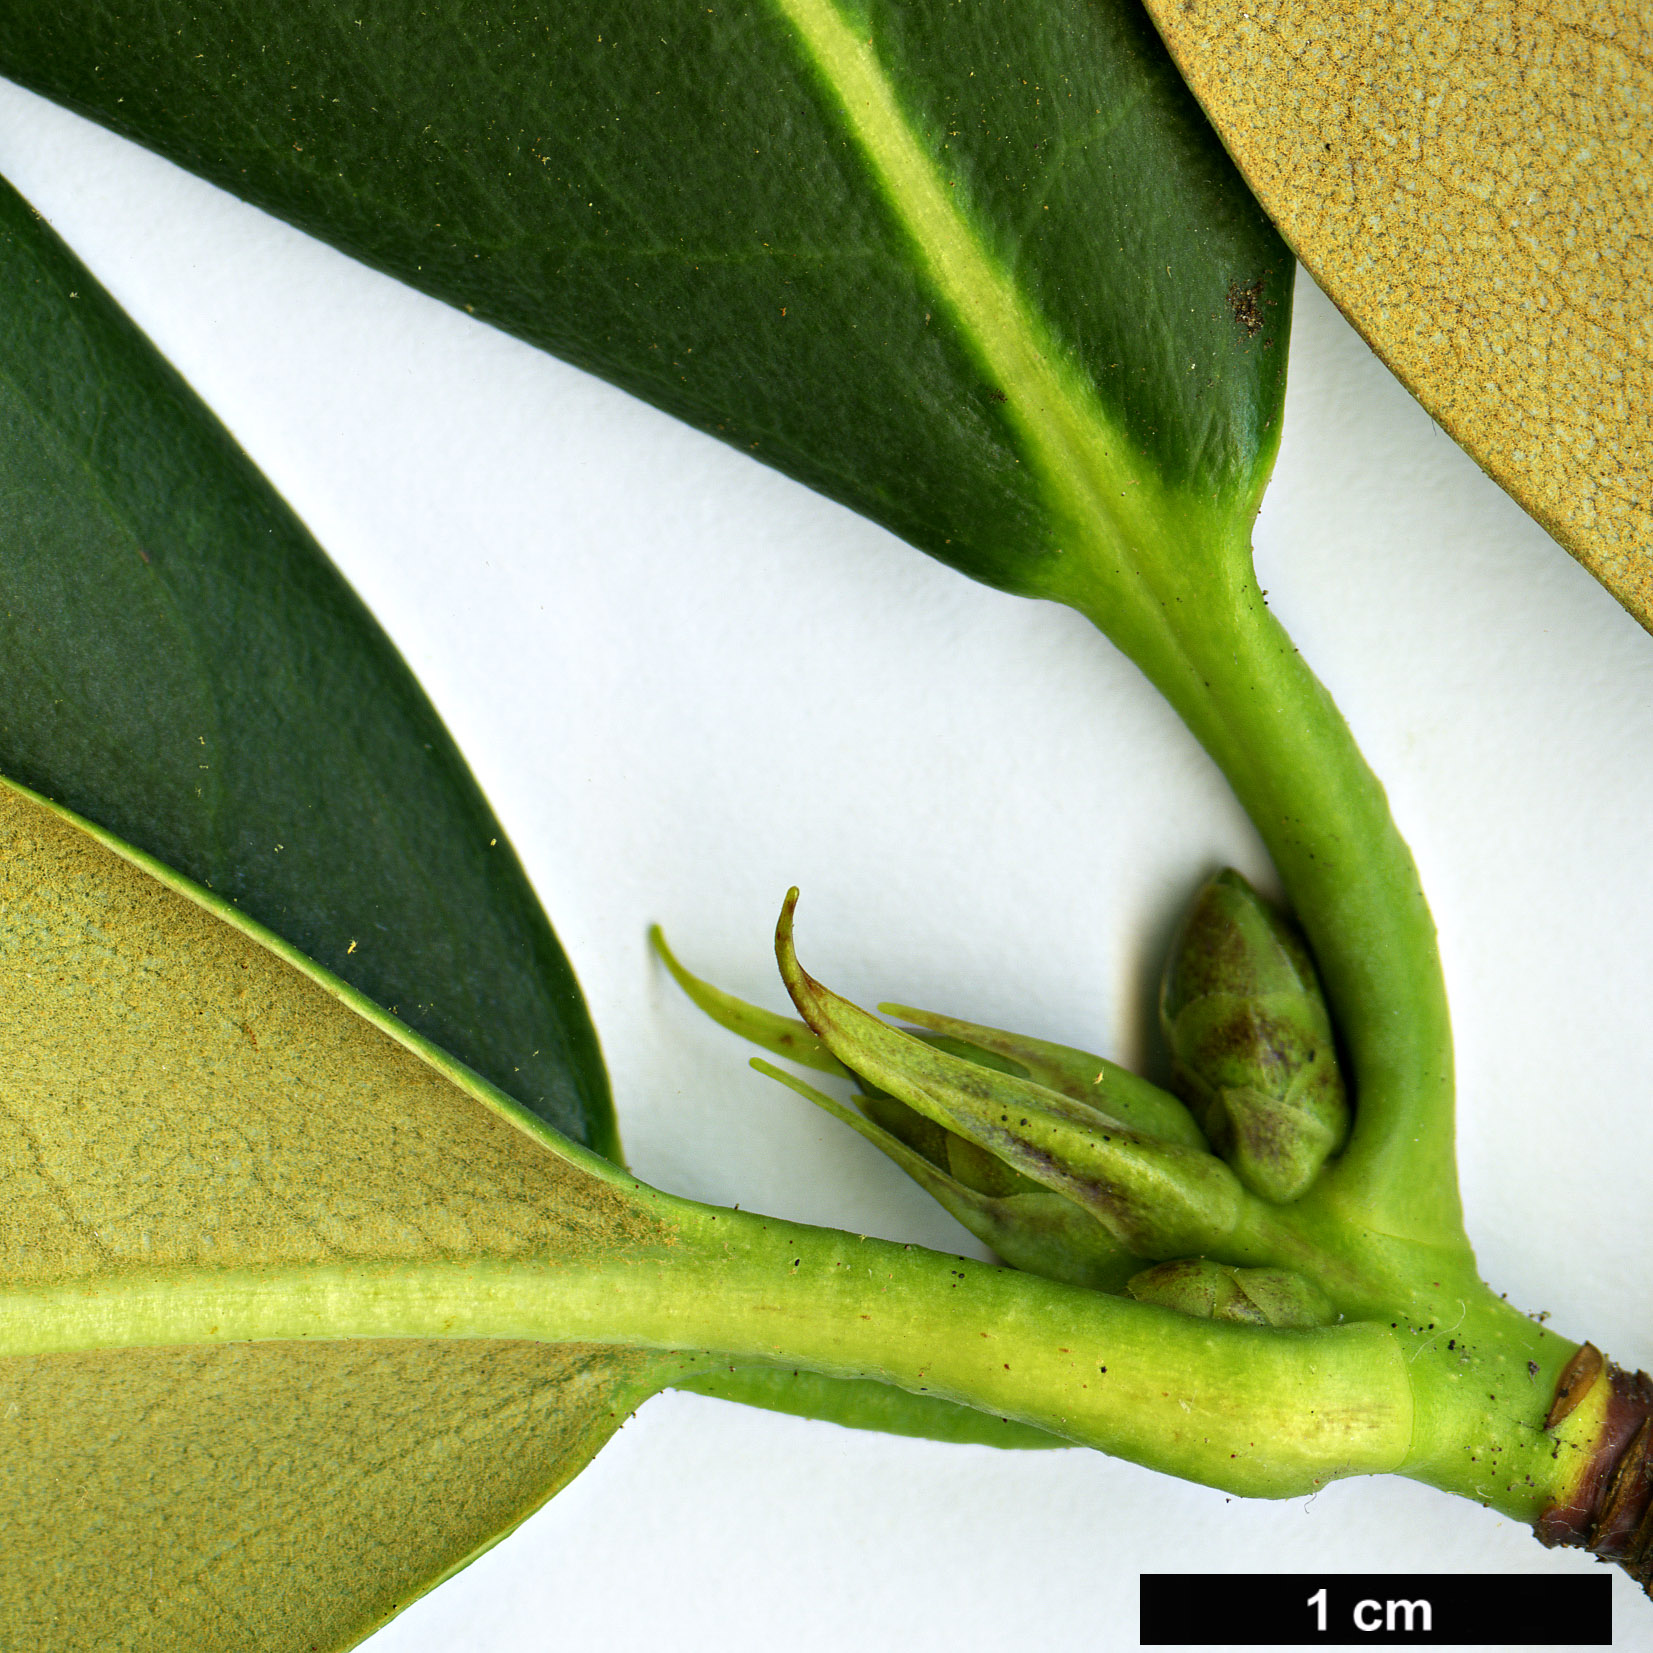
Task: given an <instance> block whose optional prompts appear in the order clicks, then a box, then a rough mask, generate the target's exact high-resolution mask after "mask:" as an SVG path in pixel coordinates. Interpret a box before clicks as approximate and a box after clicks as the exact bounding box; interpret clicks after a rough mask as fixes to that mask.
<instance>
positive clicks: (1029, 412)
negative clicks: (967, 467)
mask: <svg viewBox="0 0 1653 1653" xmlns="http://www.w3.org/2000/svg"><path fill="white" fill-rule="evenodd" d="M773 3H774V4H775V6H776V7H777V8H778V10H779V11H780V12H781V13H782V14H783V15H784V16H785V18H786V19H787V21H788V22H789V23H790V24H791V25H792V27H793V28H794V29H795V30H796V32H797V34H798V37H799V39H800V41H801V42H802V44H803V46H804V48H805V50H806V51H807V52H808V54H809V56H810V59H811V61H812V62H813V63H814V65H815V67H816V69H817V71H818V72H819V74H820V76H821V78H822V80H823V81H824V82H825V83H826V85H827V87H828V88H829V89H830V90H831V92H832V94H833V95H834V96H835V97H836V98H837V99H838V101H839V104H840V106H841V108H842V111H843V115H844V118H845V120H846V121H847V122H848V124H849V127H850V130H851V132H852V133H853V135H854V137H855V140H856V142H857V144H858V145H859V147H860V149H861V152H862V154H863V156H864V157H865V158H866V161H867V163H868V165H869V166H870V167H871V169H872V172H873V174H874V176H875V177H876V178H877V180H878V182H879V183H880V184H881V185H882V187H883V190H884V193H885V198H886V200H887V203H888V205H889V207H890V209H891V211H892V212H893V213H894V214H895V216H896V218H897V219H898V220H899V221H900V223H901V224H902V226H903V227H904V228H905V229H906V231H907V233H908V235H909V236H910V237H911V239H912V242H913V245H914V247H915V248H916V249H917V251H918V254H919V256H920V258H921V259H922V260H923V262H924V264H925V266H926V268H927V270H928V273H929V275H930V278H931V280H932V281H933V283H934V284H935V286H936V288H937V290H938V291H939V293H940V294H941V297H942V300H943V302H944V303H945V304H946V305H947V306H948V308H949V309H950V310H951V311H952V313H953V318H954V320H955V321H956V322H957V324H958V326H959V328H960V330H961V332H962V333H963V335H964V337H965V339H966V340H967V341H968V343H969V345H970V347H971V348H972V349H973V350H974V351H975V352H976V353H977V354H978V356H979V357H980V360H981V364H982V367H983V368H984V370H985V371H986V373H987V374H988V375H989V376H990V377H991V379H992V381H993V382H994V384H995V385H997V387H998V388H999V390H1001V391H1002V392H1003V394H1004V396H1005V399H1006V404H1005V405H1006V411H1007V412H1008V413H1009V415H1010V417H1011V418H1012V420H1013V421H1014V423H1015V424H1016V426H1017V428H1018V429H1019V430H1020V432H1021V435H1022V438H1023V440H1024V441H1025V442H1026V443H1027V446H1028V448H1029V450H1030V452H1031V453H1032V454H1033V455H1034V456H1035V458H1036V461H1037V464H1038V468H1039V470H1040V471H1041V472H1042V476H1041V481H1042V482H1043V483H1044V484H1045V486H1046V487H1047V488H1048V489H1050V490H1051V491H1052V492H1053V493H1054V495H1055V498H1054V499H1053V500H1052V501H1051V503H1052V504H1053V506H1054V507H1055V510H1054V515H1055V516H1056V518H1057V520H1058V522H1059V523H1060V524H1061V525H1062V527H1063V529H1064V531H1066V532H1068V533H1071V534H1073V535H1076V536H1079V535H1083V536H1086V537H1088V538H1090V539H1092V540H1093V541H1094V540H1097V539H1099V538H1102V531H1103V530H1104V526H1105V528H1106V529H1107V530H1111V533H1110V534H1108V535H1107V537H1106V539H1105V542H1104V543H1102V544H1101V545H1099V546H1098V547H1097V549H1099V550H1101V551H1102V552H1103V553H1104V555H1105V556H1111V557H1112V558H1113V559H1115V564H1116V566H1115V569H1114V572H1115V573H1116V575H1117V576H1118V577H1119V578H1120V579H1121V581H1122V583H1123V586H1124V587H1125V588H1126V591H1127V592H1128V591H1129V590H1130V589H1131V588H1136V587H1141V586H1142V585H1143V584H1144V577H1145V575H1146V574H1147V573H1148V570H1146V569H1145V568H1143V567H1142V566H1140V559H1142V558H1143V557H1144V554H1145V552H1146V550H1147V547H1148V545H1150V544H1151V543H1152V542H1154V541H1155V540H1157V539H1159V538H1160V537H1161V535H1162V533H1163V530H1162V529H1160V528H1159V525H1158V524H1157V523H1155V522H1154V520H1153V517H1154V513H1153V510H1152V504H1151V501H1152V500H1153V497H1154V496H1156V495H1157V494H1158V493H1159V492H1160V489H1159V486H1158V483H1157V479H1156V478H1154V477H1153V475H1152V473H1151V472H1147V471H1145V470H1143V471H1139V470H1138V469H1137V468H1136V467H1135V466H1134V465H1132V464H1131V463H1130V461H1129V459H1128V457H1127V454H1128V446H1127V441H1126V436H1125V433H1124V431H1123V430H1122V429H1120V427H1119V426H1118V425H1117V424H1116V423H1115V421H1114V420H1112V419H1111V418H1109V416H1108V414H1107V413H1106V412H1105V410H1104V409H1103V408H1102V406H1101V405H1100V403H1099V402H1098V401H1097V399H1096V397H1095V395H1094V393H1093V392H1092V391H1091V389H1090V388H1089V386H1087V385H1086V384H1085V383H1084V381H1083V380H1082V379H1081V378H1080V377H1079V376H1078V375H1077V374H1076V373H1074V372H1073V371H1072V370H1071V369H1067V368H1065V367H1063V366H1061V365H1059V363H1060V358H1061V350H1060V347H1059V346H1058V345H1057V344H1056V342H1055V341H1054V339H1053V338H1052V337H1051V336H1050V333H1049V330H1048V327H1047V326H1046V325H1045V324H1044V322H1043V321H1042V318H1040V317H1039V316H1038V315H1037V314H1036V313H1035V312H1034V311H1033V309H1032V307H1031V305H1030V304H1029V303H1028V301H1027V299H1026V297H1025V295H1023V294H1022V293H1021V292H1019V291H1018V289H1017V287H1016V284H1015V283H1014V282H1013V281H1012V280H1011V278H1010V277H1009V276H1008V275H1007V274H1006V273H1005V272H1004V270H1003V269H1001V268H1000V267H999V264H998V262H997V260H996V259H995V258H994V257H993V256H992V254H991V253H990V252H989V251H988V249H987V247H986V246H985V245H984V243H983V240H982V237H981V236H980V234H979V233H978V232H977V231H976V229H975V228H974V227H973V226H972V225H971V224H970V222H969V220H968V218H967V216H966V214H965V213H964V212H963V211H962V210H961V209H960V208H959V207H958V205H957V204H956V201H955V200H954V199H953V198H952V197H953V194H954V191H953V190H952V189H951V188H950V187H949V186H948V184H947V183H946V182H945V181H944V180H943V178H942V177H941V175H940V173H939V171H938V170H937V168H936V167H935V165H934V164H933V163H932V162H931V160H930V159H929V157H928V156H927V155H926V153H925V151H924V147H923V145H922V144H921V143H920V142H919V139H918V137H917V135H916V133H915V132H914V130H913V128H912V126H911V124H910V122H909V121H908V119H907V116H906V113H905V111H904V110H903V109H902V106H901V102H900V99H899V98H898V96H897V94H896V91H895V88H894V87H893V86H892V85H891V83H890V80H889V78H888V76H887V75H886V74H885V73H884V71H883V69H882V66H881V65H880V64H879V61H878V57H877V53H876V50H875V49H874V47H873V46H872V44H871V43H870V42H868V41H865V40H863V39H861V38H859V37H858V35H857V33H856V32H855V31H854V30H852V29H850V28H849V27H848V25H847V24H846V23H845V22H844V20H843V17H842V15H841V14H840V13H839V11H838V9H837V7H836V6H835V5H834V4H833V0H773ZM1144 496H1147V497H1146V498H1145V497H1144ZM1144 507H1147V508H1146V509H1144ZM1156 530H1157V531H1156ZM1063 549H1064V550H1068V551H1071V550H1074V549H1077V547H1076V546H1065V547H1064V548H1063ZM1121 594H1122V595H1123V594H1125V593H1124V592H1122V593H1121ZM1139 596H1140V597H1141V600H1142V601H1144V602H1146V603H1147V604H1148V605H1149V608H1148V610H1147V612H1146V613H1145V616H1144V617H1148V615H1150V614H1151V615H1152V617H1154V618H1156V619H1157V618H1158V614H1159V606H1160V605H1159V603H1158V602H1157V600H1155V599H1153V598H1150V597H1148V596H1146V594H1144V593H1139Z"/></svg>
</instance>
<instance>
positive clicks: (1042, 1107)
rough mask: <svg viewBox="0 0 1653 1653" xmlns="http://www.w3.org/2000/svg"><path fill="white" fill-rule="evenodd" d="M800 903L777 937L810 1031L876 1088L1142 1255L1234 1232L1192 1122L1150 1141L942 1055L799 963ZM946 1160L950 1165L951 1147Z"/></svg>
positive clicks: (1021, 1083) (1199, 1246)
mask: <svg viewBox="0 0 1653 1653" xmlns="http://www.w3.org/2000/svg"><path fill="white" fill-rule="evenodd" d="M796 901H797V891H796V890H794V891H792V893H791V894H790V895H789V896H788V897H787V901H786V905H785V907H784V908H783V909H782V911H781V917H780V922H779V924H778V925H777V926H776V931H775V953H776V957H777V959H778V961H779V963H780V967H781V979H782V980H783V981H784V982H785V983H786V988H787V991H788V992H789V993H790V994H791V995H792V1002H793V1004H794V1005H796V1006H797V1008H798V1012H799V1014H800V1015H801V1016H802V1017H803V1019H804V1021H805V1022H806V1023H807V1024H808V1026H809V1029H810V1031H811V1032H812V1033H814V1034H815V1036H816V1037H817V1038H818V1039H819V1040H820V1041H821V1043H822V1044H823V1045H824V1046H825V1047H826V1049H827V1050H829V1051H830V1052H831V1053H832V1055H833V1056H835V1057H836V1058H837V1059H838V1060H839V1061H840V1062H842V1063H843V1064H844V1066H845V1067H847V1068H849V1069H850V1070H851V1071H852V1072H853V1073H855V1074H857V1075H858V1076H859V1077H860V1079H861V1081H862V1083H863V1085H864V1086H865V1087H866V1088H867V1090H868V1091H869V1092H870V1093H874V1094H878V1093H881V1094H882V1095H884V1096H887V1097H891V1098H893V1099H894V1100H896V1101H897V1102H900V1103H903V1104H905V1106H906V1108H907V1109H908V1110H910V1111H911V1112H912V1113H915V1114H917V1115H919V1116H920V1117H921V1118H923V1119H925V1120H928V1121H929V1122H931V1123H932V1124H934V1125H936V1126H939V1127H941V1128H942V1129H943V1130H945V1131H947V1132H949V1133H951V1134H952V1135H953V1136H956V1137H961V1138H963V1139H964V1140H965V1142H967V1143H969V1144H973V1145H974V1147H975V1148H977V1149H979V1150H982V1151H983V1152H984V1153H985V1154H986V1156H988V1158H989V1159H990V1160H992V1161H996V1162H997V1163H998V1165H999V1166H1000V1167H1001V1168H1003V1169H1004V1170H1008V1171H1012V1172H1016V1173H1018V1174H1019V1175H1020V1176H1022V1177H1024V1178H1026V1179H1028V1180H1029V1181H1031V1182H1032V1183H1035V1184H1037V1185H1038V1186H1039V1187H1040V1188H1043V1189H1046V1190H1048V1191H1050V1192H1052V1193H1055V1194H1059V1195H1061V1196H1063V1197H1064V1198H1065V1199H1067V1200H1069V1201H1071V1202H1072V1203H1073V1204H1074V1205H1076V1206H1078V1207H1079V1208H1080V1210H1082V1211H1083V1212H1086V1213H1088V1214H1089V1215H1090V1216H1091V1217H1093V1218H1094V1219H1095V1220H1096V1221H1097V1222H1098V1223H1100V1224H1101V1225H1102V1227H1103V1228H1104V1229H1106V1230H1107V1232H1108V1233H1109V1234H1110V1235H1111V1236H1112V1237H1113V1239H1114V1240H1115V1241H1116V1242H1117V1243H1118V1244H1119V1245H1120V1246H1121V1247H1123V1248H1124V1250H1126V1251H1127V1252H1130V1253H1132V1254H1133V1255H1135V1256H1138V1257H1146V1258H1160V1257H1177V1256H1185V1255H1187V1254H1188V1253H1189V1252H1192V1251H1204V1250H1208V1249H1210V1248H1211V1247H1213V1246H1214V1245H1217V1244H1219V1243H1220V1242H1221V1241H1222V1240H1223V1239H1224V1238H1225V1237H1226V1236H1228V1235H1229V1234H1231V1233H1232V1232H1233V1230H1234V1228H1235V1226H1236V1224H1237V1223H1238V1221H1239V1217H1240V1212H1241V1207H1242V1205H1243V1202H1244V1198H1245V1196H1244V1191H1243V1190H1242V1188H1241V1187H1240V1185H1239V1183H1238V1182H1237V1181H1236V1179H1235V1177H1234V1174H1233V1172H1232V1171H1230V1170H1229V1168H1228V1167H1227V1166H1226V1165H1224V1164H1223V1163H1222V1161H1221V1160H1219V1159H1217V1158H1216V1157H1215V1156H1213V1155H1212V1154H1211V1153H1209V1152H1207V1150H1206V1149H1205V1147H1204V1146H1203V1141H1202V1139H1201V1138H1200V1137H1199V1136H1198V1133H1197V1132H1195V1131H1193V1130H1192V1129H1191V1127H1189V1126H1187V1125H1182V1126H1176V1127H1173V1128H1174V1129H1176V1130H1177V1131H1178V1132H1179V1135H1180V1137H1181V1139H1180V1140H1166V1139H1165V1138H1163V1137H1158V1136H1153V1135H1150V1134H1149V1133H1148V1132H1147V1130H1145V1129H1143V1128H1141V1125H1140V1123H1139V1124H1127V1123H1126V1122H1125V1120H1124V1119H1123V1118H1122V1117H1121V1116H1120V1114H1119V1113H1115V1112H1109V1111H1105V1110H1104V1109H1102V1108H1100V1107H1097V1106H1095V1105H1093V1104H1092V1103H1090V1102H1085V1101H1078V1100H1075V1098H1074V1097H1073V1096H1072V1095H1070V1094H1066V1093H1065V1092H1064V1091H1059V1090H1054V1089H1051V1088H1049V1087H1047V1086H1045V1085H1042V1084H1039V1083H1037V1082H1036V1081H1035V1080H1033V1079H1032V1078H1029V1077H1027V1073H1028V1071H1029V1070H1028V1068H1027V1066H1026V1064H1025V1063H1022V1062H1018V1061H1015V1060H1014V1059H1011V1058H1007V1057H1003V1056H1001V1057H1000V1060H999V1062H998V1064H997V1066H996V1067H989V1066H987V1065H985V1063H984V1062H983V1061H982V1060H981V1058H982V1057H983V1056H984V1055H996V1054H999V1053H998V1052H993V1051H986V1050H983V1049H982V1048H981V1047H979V1046H977V1047H975V1049H974V1051H973V1053H972V1056H971V1057H970V1058H968V1059H967V1058H965V1057H963V1056H960V1055H957V1054H955V1053H954V1052H955V1049H956V1041H955V1040H954V1039H953V1038H952V1037H951V1036H950V1035H944V1036H943V1037H944V1038H945V1039H946V1042H947V1043H948V1044H949V1045H952V1046H953V1047H954V1048H953V1049H947V1048H939V1046H938V1044H936V1043H930V1042H926V1040H925V1039H923V1038H921V1037H918V1036H916V1035H914V1034H911V1033H904V1032H902V1031H901V1030H900V1029H898V1028H893V1027H891V1026H889V1025H888V1024H887V1023H885V1022H882V1021H880V1020H879V1019H878V1018H877V1017H876V1016H874V1015H871V1014H870V1013H869V1012H867V1011H865V1010H862V1009H860V1008H859V1007H858V1006H856V1005H853V1004H851V1003H850V1002H849V1001H848V1000H847V999H844V998H841V997H840V996H839V995H838V994H836V993H833V992H831V991H830V990H829V989H827V988H825V987H823V986H822V985H821V984H820V983H819V982H818V981H816V980H815V978H814V977H813V976H811V975H809V974H808V973H807V972H806V971H805V970H804V968H803V967H802V965H801V964H799V962H798V956H797V953H796V951H795V950H794V948H793V944H792V913H793V908H794V906H795V904H796ZM931 1020H939V1018H931ZM953 1025H955V1026H965V1025H968V1024H953ZM967 1042H968V1041H967ZM1135 1083H1136V1085H1138V1086H1142V1085H1144V1083H1145V1082H1144V1081H1140V1080H1138V1081H1135ZM1164 1100H1165V1101H1166V1102H1167V1103H1169V1104H1170V1105H1169V1106H1167V1107H1165V1108H1163V1109H1161V1110H1160V1117H1161V1118H1163V1119H1166V1120H1177V1119H1179V1118H1180V1110H1178V1109H1177V1108H1176V1106H1175V1104H1174V1103H1171V1102H1170V1099H1168V1098H1167V1099H1164ZM1139 1117H1140V1116H1139ZM1190 1137H1192V1139H1193V1140H1189V1138H1190ZM948 1154H949V1161H948V1162H949V1164H950V1165H951V1164H952V1163H953V1161H952V1158H951V1154H952V1150H951V1149H949V1150H948ZM926 1157H928V1156H926ZM978 1163H980V1162H978Z"/></svg>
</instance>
